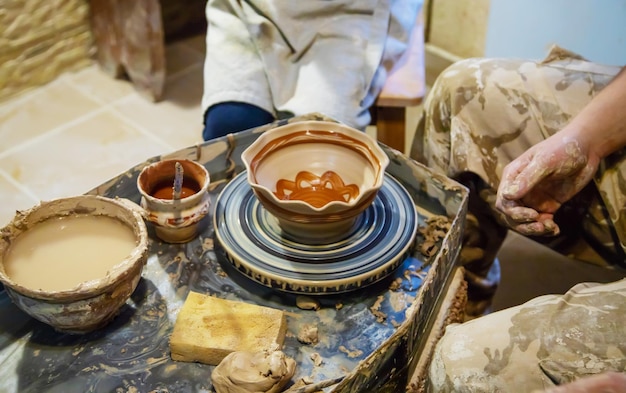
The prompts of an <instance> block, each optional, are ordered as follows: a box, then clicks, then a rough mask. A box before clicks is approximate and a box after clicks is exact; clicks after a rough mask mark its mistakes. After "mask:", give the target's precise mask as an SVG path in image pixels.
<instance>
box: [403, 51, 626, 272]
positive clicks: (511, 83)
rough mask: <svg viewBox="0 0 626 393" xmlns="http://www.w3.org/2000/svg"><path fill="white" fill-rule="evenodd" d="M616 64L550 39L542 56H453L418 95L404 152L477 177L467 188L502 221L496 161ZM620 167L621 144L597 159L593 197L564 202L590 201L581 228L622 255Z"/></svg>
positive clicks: (539, 136) (567, 109)
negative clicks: (588, 220) (420, 100)
mask: <svg viewBox="0 0 626 393" xmlns="http://www.w3.org/2000/svg"><path fill="white" fill-rule="evenodd" d="M620 69H621V67H619V66H605V65H600V64H596V63H593V62H589V61H586V60H584V59H582V58H580V57H579V56H577V55H575V54H573V53H571V52H567V51H565V50H563V49H560V48H558V47H556V48H553V50H552V51H551V52H550V54H549V55H548V57H547V58H546V59H545V60H544V61H542V62H536V61H529V60H519V59H467V60H463V61H460V62H457V63H455V64H453V65H452V66H450V67H449V68H448V69H446V70H445V71H444V72H443V73H442V74H441V75H440V76H439V77H438V78H437V81H436V82H435V84H434V85H433V88H432V89H431V91H430V93H429V95H428V97H427V99H426V101H425V104H424V114H423V116H422V119H421V120H420V122H419V124H418V129H417V132H416V135H415V138H414V142H413V146H412V151H411V156H412V158H415V159H417V160H418V161H420V162H422V163H425V164H426V165H428V166H429V167H430V168H432V169H434V170H437V171H440V172H442V173H444V174H445V175H447V176H448V177H451V178H454V179H456V180H459V181H461V182H463V183H464V184H465V182H464V181H463V179H465V178H467V174H472V176H475V177H477V178H479V179H480V181H481V184H482V186H481V187H482V188H481V187H479V188H477V189H476V190H475V192H474V194H476V195H480V198H481V199H482V200H483V202H484V205H485V206H486V208H485V210H489V212H488V214H489V215H490V216H492V217H494V219H495V220H497V221H498V223H499V225H501V226H504V225H505V222H504V221H503V220H498V219H499V218H500V217H501V215H500V213H499V212H498V211H497V210H496V209H495V207H494V206H493V201H494V200H495V192H496V190H497V187H498V185H499V183H500V176H501V174H502V170H503V168H504V167H505V166H506V165H507V164H509V163H510V162H511V161H512V160H513V159H515V158H516V157H518V156H519V155H520V154H522V153H523V152H524V151H526V150H527V149H528V148H530V147H531V146H533V145H535V144H536V143H538V142H540V141H542V140H544V139H546V138H547V137H549V136H551V135H553V134H554V133H556V132H557V131H559V130H560V129H561V128H563V127H564V125H565V124H567V123H568V122H569V121H570V120H571V119H572V118H573V117H574V116H576V114H578V113H579V112H580V110H581V109H582V108H583V107H584V106H585V105H587V104H588V103H589V101H591V99H592V98H593V97H594V96H595V95H596V94H597V93H598V92H599V91H600V90H602V89H603V88H604V87H605V86H606V85H607V84H608V83H609V82H610V81H611V80H612V79H613V78H614V77H615V75H616V74H617V73H618V72H619V71H620ZM625 174H626V149H625V150H623V151H620V152H617V153H615V154H614V155H613V156H611V157H609V158H608V159H606V160H604V161H603V162H602V164H601V169H600V170H599V171H598V173H597V177H596V182H595V183H596V186H597V187H596V188H597V191H599V193H598V195H599V197H598V198H595V197H591V196H585V197H584V198H582V197H581V198H578V200H575V201H572V202H571V203H570V204H569V205H568V207H571V210H572V211H581V213H580V216H581V217H583V216H585V215H587V212H586V211H587V210H590V211H591V210H594V208H595V210H596V211H595V214H592V215H591V216H592V218H594V222H593V223H592V224H590V225H586V226H585V228H584V230H587V229H588V232H589V235H590V236H592V237H595V238H597V241H596V242H595V243H596V244H598V245H602V244H606V245H607V249H610V250H612V251H611V252H612V254H614V255H617V256H620V255H621V256H624V254H623V252H624V243H625V241H626V239H625V237H626V176H625ZM466 185H468V184H466ZM468 186H469V187H470V189H472V186H471V185H468ZM589 201H591V202H589ZM594 203H595V204H594ZM598 204H599V205H598ZM475 206H476V205H475ZM471 208H472V203H471V201H470V210H471ZM472 213H476V212H475V211H473V212H472ZM485 214H487V213H485ZM581 219H582V218H581ZM479 221H481V222H482V221H484V219H483V217H479ZM566 226H567V225H566ZM575 226H576V227H577V228H578V227H580V225H575ZM607 228H608V229H607ZM487 232H489V231H487ZM576 232H578V230H577V231H576ZM490 236H492V235H491V234H490V233H487V237H490ZM620 245H621V247H619V246H620ZM499 246H500V244H497V245H495V246H494V247H495V248H496V249H497V248H498V247H499ZM486 254H487V255H491V254H493V252H491V253H490V252H486ZM614 259H615V258H614ZM622 259H623V258H622ZM469 270H470V271H471V270H472V269H469Z"/></svg>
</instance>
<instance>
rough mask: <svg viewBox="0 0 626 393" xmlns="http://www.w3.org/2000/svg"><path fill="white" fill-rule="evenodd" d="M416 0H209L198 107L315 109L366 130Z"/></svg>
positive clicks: (278, 111)
mask: <svg viewBox="0 0 626 393" xmlns="http://www.w3.org/2000/svg"><path fill="white" fill-rule="evenodd" d="M421 4H422V0H209V1H208V3H207V7H206V16H207V21H208V30H207V50H206V60H205V65H204V95H203V98H202V108H203V111H206V110H207V109H208V108H209V107H210V106H211V105H214V104H216V103H220V102H224V101H239V102H246V103H250V104H253V105H256V106H259V107H261V108H263V109H265V110H266V111H268V112H270V113H272V114H274V116H276V117H277V118H284V117H289V116H292V115H302V114H306V113H310V112H320V113H323V114H325V115H327V116H329V117H331V118H333V119H335V120H338V121H341V122H343V123H345V124H348V125H350V126H353V127H356V128H359V129H365V127H366V126H367V125H368V124H369V122H370V115H369V111H368V108H369V107H370V106H371V105H372V104H373V103H374V100H375V99H376V96H377V95H378V93H379V92H380V90H381V89H382V86H383V84H384V80H385V78H386V75H387V71H386V70H389V69H391V67H393V65H394V62H395V61H396V60H397V59H399V57H400V56H401V55H402V53H403V52H404V50H405V49H406V43H407V41H408V37H409V36H410V32H411V29H412V27H413V25H414V24H415V20H416V18H417V13H418V12H419V9H420V7H421Z"/></svg>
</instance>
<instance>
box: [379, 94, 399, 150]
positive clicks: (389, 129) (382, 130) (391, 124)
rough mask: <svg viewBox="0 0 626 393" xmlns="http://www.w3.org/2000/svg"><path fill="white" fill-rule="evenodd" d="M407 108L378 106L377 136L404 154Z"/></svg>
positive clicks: (382, 141)
mask: <svg viewBox="0 0 626 393" xmlns="http://www.w3.org/2000/svg"><path fill="white" fill-rule="evenodd" d="M405 124H406V108H405V107H391V106H377V107H376V136H377V139H378V140H379V141H380V142H381V143H384V144H385V145H387V146H389V147H391V148H393V149H396V150H398V151H399V152H400V153H402V154H404V133H405Z"/></svg>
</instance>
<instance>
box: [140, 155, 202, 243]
mask: <svg viewBox="0 0 626 393" xmlns="http://www.w3.org/2000/svg"><path fill="white" fill-rule="evenodd" d="M177 163H178V164H179V167H178V169H177ZM181 169H182V171H181ZM177 172H178V173H179V177H180V175H182V184H180V185H179V188H178V190H179V192H180V195H178V196H176V195H174V193H175V190H174V180H175V178H176V174H177ZM181 172H182V173H181ZM209 183H210V178H209V172H208V171H207V170H206V168H205V167H204V166H203V165H201V164H198V163H197V162H194V161H191V160H186V159H181V160H176V159H170V160H163V161H158V162H155V163H153V164H150V165H148V166H146V167H145V168H144V169H143V170H142V171H141V173H140V174H139V177H138V178H137V188H138V189H139V192H140V193H141V207H142V208H143V209H144V211H145V217H146V220H148V221H149V222H151V223H152V224H153V226H154V229H155V233H156V235H157V237H159V238H160V239H161V240H163V241H165V242H168V243H185V242H188V241H190V240H192V239H193V238H195V237H196V236H197V235H198V233H200V232H201V231H202V230H203V229H204V228H205V226H206V223H207V222H208V214H209V205H210V200H209V192H208V188H209Z"/></svg>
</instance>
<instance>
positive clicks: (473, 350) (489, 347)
mask: <svg viewBox="0 0 626 393" xmlns="http://www.w3.org/2000/svg"><path fill="white" fill-rule="evenodd" d="M608 371H618V372H626V279H623V280H620V281H617V282H615V283H611V284H602V285H598V284H578V285H576V286H575V287H573V288H572V289H571V290H569V291H568V292H567V293H566V294H565V295H562V296H561V295H546V296H541V297H538V298H536V299H533V300H531V301H529V302H527V303H525V304H523V305H521V306H517V307H512V308H509V309H506V310H502V311H498V312H496V313H493V314H489V315H486V316H483V317H481V318H478V319H474V320H472V321H469V322H465V323H463V324H455V325H450V326H448V328H447V329H446V333H445V335H444V336H443V338H442V339H441V340H440V342H439V343H438V345H437V347H436V349H435V353H434V355H433V360H432V363H431V366H430V375H429V377H430V378H429V379H430V389H431V391H433V392H449V391H455V392H531V391H533V390H539V389H541V390H543V389H546V388H548V387H551V386H554V385H555V384H564V383H567V382H571V381H573V380H575V379H577V378H581V377H585V376H588V375H591V374H598V373H602V372H608Z"/></svg>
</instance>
